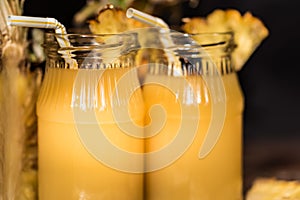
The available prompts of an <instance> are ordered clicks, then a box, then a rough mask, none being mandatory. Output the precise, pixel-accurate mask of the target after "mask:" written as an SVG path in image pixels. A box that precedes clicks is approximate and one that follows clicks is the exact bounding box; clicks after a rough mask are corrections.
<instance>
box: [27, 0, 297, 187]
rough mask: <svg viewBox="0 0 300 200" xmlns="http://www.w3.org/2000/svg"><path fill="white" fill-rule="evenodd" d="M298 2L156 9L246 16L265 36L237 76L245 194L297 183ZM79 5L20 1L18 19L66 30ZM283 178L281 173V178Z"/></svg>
mask: <svg viewBox="0 0 300 200" xmlns="http://www.w3.org/2000/svg"><path fill="white" fill-rule="evenodd" d="M298 2H299V1H298V0H289V1H282V0H200V4H199V6H198V7H197V8H190V7H189V6H188V4H187V2H184V3H182V4H181V5H180V7H174V8H173V9H171V8H163V9H158V11H157V15H158V16H159V17H161V18H163V19H165V21H167V22H172V23H173V24H174V25H178V24H176V23H179V22H178V21H176V19H175V20H174V19H173V20H172V19H170V18H168V16H170V15H171V14H172V12H173V11H175V10H176V9H177V11H178V10H180V11H181V12H182V13H181V16H182V17H192V16H205V15H207V14H209V13H210V12H211V11H213V10H214V9H216V8H222V9H226V8H235V9H238V10H240V11H241V12H242V13H244V12H246V11H250V12H251V13H252V14H253V15H254V16H257V17H259V18H260V19H261V20H262V21H263V22H264V24H265V25H266V26H267V28H268V29H269V31H270V35H269V37H268V38H267V39H265V40H264V42H263V43H262V44H261V45H260V46H259V48H258V49H257V50H256V51H255V53H254V54H253V55H252V57H251V58H250V59H249V60H248V62H247V63H246V65H245V66H244V67H243V69H242V70H241V71H239V72H238V75H239V78H240V83H241V86H242V89H243V91H244V95H245V115H244V142H245V143H244V149H245V150H244V151H245V154H244V155H245V156H244V158H245V170H244V171H245V186H246V187H245V188H246V189H247V188H248V187H249V186H250V184H251V182H252V181H253V179H254V178H255V177H258V176H276V177H279V178H288V179H297V178H298V179H300V175H299V171H300V164H299V163H300V162H299V160H300V149H299V148H298V146H300V139H299V138H300V127H299V125H300V120H299V119H300V105H299V103H300V84H299V80H300V77H299V73H298V71H299V69H298V68H299V67H300V64H299V61H298V60H297V59H298V58H299V56H300V55H299V53H300V51H299V47H300V34H299V32H298V31H296V29H298V28H297V26H299V25H300V14H299V6H298V4H299V3H298ZM84 4H85V1H83V0H43V1H41V0H26V1H25V13H24V15H32V16H44V17H54V18H56V19H57V20H59V21H60V22H61V23H63V24H64V25H65V26H67V27H72V26H73V25H72V17H73V15H74V14H75V12H77V11H78V10H79V9H80V8H81V7H82V6H83V5H84ZM285 172H286V173H285Z"/></svg>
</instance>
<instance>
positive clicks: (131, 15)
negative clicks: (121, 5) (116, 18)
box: [126, 8, 135, 18]
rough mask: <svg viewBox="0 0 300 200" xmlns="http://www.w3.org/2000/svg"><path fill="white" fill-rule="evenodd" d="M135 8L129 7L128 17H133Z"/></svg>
mask: <svg viewBox="0 0 300 200" xmlns="http://www.w3.org/2000/svg"><path fill="white" fill-rule="evenodd" d="M134 11H135V10H134V9H133V8H128V9H127V11H126V17H128V18H132V17H133V15H134Z"/></svg>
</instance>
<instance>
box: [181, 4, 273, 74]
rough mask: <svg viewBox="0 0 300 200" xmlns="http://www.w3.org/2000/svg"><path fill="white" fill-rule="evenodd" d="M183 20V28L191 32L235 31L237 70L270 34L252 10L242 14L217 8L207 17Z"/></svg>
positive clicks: (233, 10)
mask: <svg viewBox="0 0 300 200" xmlns="http://www.w3.org/2000/svg"><path fill="white" fill-rule="evenodd" d="M183 22H184V24H183V26H182V30H183V31H185V32H187V33H191V34H196V33H203V32H224V31H233V32H234V42H235V44H236V45H237V47H236V49H235V50H234V51H233V53H232V61H233V64H234V66H235V69H236V70H237V71H239V70H241V68H242V67H243V65H244V64H245V63H246V61H247V60H248V59H249V57H250V56H251V55H252V54H253V52H254V51H255V49H256V48H257V47H258V46H259V45H260V44H261V42H262V41H263V40H264V39H265V38H266V37H267V36H268V35H269V31H268V29H267V28H266V27H265V25H264V24H263V23H262V21H261V20H260V19H258V18H257V17H254V16H253V15H252V14H251V13H250V12H246V13H245V14H244V15H241V13H240V12H239V11H237V10H235V9H228V10H221V9H216V10H214V11H213V12H212V13H210V14H209V15H208V16H207V17H206V18H204V17H202V18H201V17H194V18H184V19H183Z"/></svg>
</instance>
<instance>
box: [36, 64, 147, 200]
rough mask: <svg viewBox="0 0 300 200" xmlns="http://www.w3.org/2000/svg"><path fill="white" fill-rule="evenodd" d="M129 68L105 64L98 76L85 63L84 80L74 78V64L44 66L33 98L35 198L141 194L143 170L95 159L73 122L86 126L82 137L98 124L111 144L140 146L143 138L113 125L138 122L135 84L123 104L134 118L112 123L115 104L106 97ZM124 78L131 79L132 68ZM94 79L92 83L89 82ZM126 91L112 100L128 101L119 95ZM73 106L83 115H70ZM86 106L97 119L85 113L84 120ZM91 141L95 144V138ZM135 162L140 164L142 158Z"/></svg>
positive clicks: (134, 197)
mask: <svg viewBox="0 0 300 200" xmlns="http://www.w3.org/2000/svg"><path fill="white" fill-rule="evenodd" d="M128 71H129V68H127V69H126V68H117V69H107V70H105V72H104V73H103V74H102V76H101V78H99V77H100V74H101V73H99V72H100V70H92V69H91V70H90V69H89V70H86V71H85V72H84V73H85V74H84V76H83V78H85V80H78V79H77V78H78V74H79V71H78V70H75V69H61V68H51V67H49V68H47V72H46V75H45V79H44V82H43V86H42V89H41V91H40V96H39V99H38V103H37V115H38V146H39V147H38V149H39V150H38V152H39V154H38V156H39V157H38V164H39V175H38V177H39V178H38V181H39V199H40V200H47V199H49V200H72V199H74V200H79V199H89V200H101V199H104V200H108V199H109V200H120V199H124V200H125V199H126V200H141V199H142V198H143V175H142V173H129V172H125V171H122V170H118V169H114V168H113V167H111V166H109V164H107V163H103V162H100V161H99V160H98V159H96V157H95V155H93V154H92V153H91V152H90V151H89V148H88V147H86V146H85V145H84V144H83V142H82V140H81V139H80V137H79V133H78V124H79V125H80V126H83V127H84V128H85V130H86V132H84V133H82V132H81V133H80V135H81V137H82V136H84V134H89V132H91V131H94V130H96V128H97V127H100V128H101V130H102V131H103V133H104V134H105V137H106V138H107V139H108V140H109V141H110V142H111V143H112V144H114V145H115V146H117V147H119V148H122V149H124V151H128V152H135V153H142V152H143V148H144V147H143V140H141V139H139V138H134V137H132V136H129V135H126V134H125V133H124V131H122V130H121V129H120V128H119V127H118V123H123V124H125V125H126V123H136V124H138V125H140V126H141V125H142V123H143V117H144V113H143V109H144V105H143V101H142V95H141V91H140V89H137V90H135V91H134V92H133V93H132V94H131V98H130V100H129V107H128V108H127V109H128V112H129V115H130V117H131V119H132V120H133V122H131V121H122V122H118V123H117V122H116V121H115V119H114V117H113V114H112V108H113V106H114V104H116V102H112V100H111V96H112V93H113V91H114V86H115V84H116V82H118V80H119V79H120V78H121V77H122V76H123V75H124V74H125V73H126V72H128ZM98 79H99V80H98ZM125 79H128V80H127V81H130V82H134V81H135V78H134V74H133V75H130V76H126V77H125ZM76 81H79V82H80V81H82V82H80V83H79V85H81V86H82V89H80V88H79V91H81V93H80V94H78V93H77V94H76V92H74V91H75V90H74V88H73V87H74V84H75V82H76ZM136 81H137V80H136ZM95 82H96V83H97V85H96V86H95V85H93V83H95ZM89 84H90V85H89ZM89 87H90V88H89ZM128 87H130V85H128ZM95 88H96V89H95ZM93 92H94V93H93ZM125 93H126V91H123V93H122V92H120V93H119V94H118V95H119V96H118V97H119V102H117V104H118V105H120V106H123V104H124V105H128V104H126V102H125V103H124V101H123V99H122V98H125V96H124V95H127V94H125ZM122 102H123V103H122ZM75 108H78V109H79V110H82V112H81V113H75V114H82V116H83V117H81V118H79V119H83V120H82V121H78V118H77V120H76V119H75V118H76V116H74V110H72V109H75ZM88 112H92V113H94V114H95V116H96V119H97V121H96V122H95V121H89V117H90V116H88V115H87V118H86V120H85V117H84V116H85V114H86V113H88ZM95 127H96V128H95ZM132 131H135V133H132V134H136V135H141V136H142V135H143V132H142V131H140V132H138V129H135V130H132ZM95 142H96V144H97V140H96V141H95ZM99 145H101V144H100V142H99ZM106 154H107V155H108V156H109V157H111V158H112V159H113V160H115V161H116V162H118V161H119V160H120V162H123V161H124V158H122V157H118V156H116V155H110V152H106ZM127 162H130V161H127ZM140 163H141V165H142V163H143V160H140ZM124 164H125V163H124Z"/></svg>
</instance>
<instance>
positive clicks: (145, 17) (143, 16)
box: [126, 8, 169, 29]
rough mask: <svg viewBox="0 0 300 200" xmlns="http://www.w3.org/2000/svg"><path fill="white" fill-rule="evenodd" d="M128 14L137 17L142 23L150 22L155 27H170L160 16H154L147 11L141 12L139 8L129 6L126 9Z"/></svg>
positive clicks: (129, 16) (130, 16)
mask: <svg viewBox="0 0 300 200" xmlns="http://www.w3.org/2000/svg"><path fill="white" fill-rule="evenodd" d="M126 16H127V17H128V18H133V19H136V20H138V21H140V22H142V23H145V24H149V25H151V26H154V27H160V28H166V29H169V26H168V24H167V23H166V22H164V21H163V20H162V19H160V18H158V17H154V16H152V15H149V14H147V13H144V12H141V11H139V10H136V9H134V8H128V9H127V11H126Z"/></svg>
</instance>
